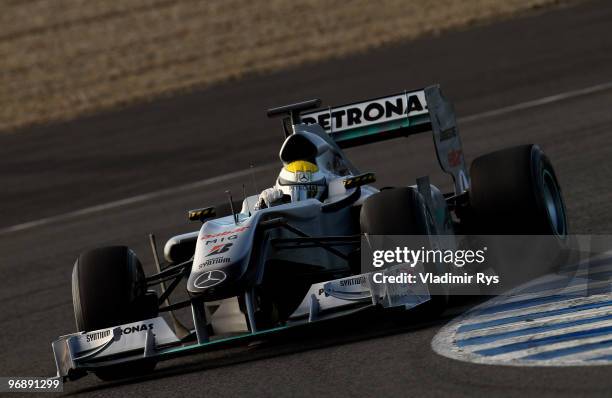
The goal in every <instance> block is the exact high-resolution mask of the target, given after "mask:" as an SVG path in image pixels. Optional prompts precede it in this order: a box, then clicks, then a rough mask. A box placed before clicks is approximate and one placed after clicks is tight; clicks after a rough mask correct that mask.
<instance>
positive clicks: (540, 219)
mask: <svg viewBox="0 0 612 398" xmlns="http://www.w3.org/2000/svg"><path fill="white" fill-rule="evenodd" d="M470 179H471V187H470V193H469V196H470V206H471V209H472V211H473V212H474V214H475V216H476V222H477V223H476V228H478V229H479V231H477V232H478V233H487V234H500V235H502V234H503V235H507V234H516V235H518V234H525V235H556V236H559V237H560V238H563V237H565V236H566V235H567V217H566V213H565V205H564V203H563V196H562V195H561V187H560V186H559V182H558V181H557V176H556V174H555V170H554V168H553V166H552V164H551V162H550V160H549V159H548V157H547V156H546V155H545V154H544V152H543V151H542V150H541V149H540V147H538V146H537V145H533V144H528V145H521V146H516V147H512V148H507V149H503V150H500V151H497V152H492V153H489V154H486V155H483V156H480V157H478V158H476V159H475V160H474V161H473V162H472V165H471V167H470Z"/></svg>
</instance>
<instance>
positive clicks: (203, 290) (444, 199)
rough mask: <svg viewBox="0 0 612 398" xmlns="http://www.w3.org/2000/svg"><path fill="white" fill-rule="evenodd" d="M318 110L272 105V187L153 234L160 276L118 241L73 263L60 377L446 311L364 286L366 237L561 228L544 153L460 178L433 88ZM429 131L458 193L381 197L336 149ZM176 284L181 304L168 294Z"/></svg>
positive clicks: (109, 372) (427, 300)
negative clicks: (280, 139) (162, 239)
mask: <svg viewBox="0 0 612 398" xmlns="http://www.w3.org/2000/svg"><path fill="white" fill-rule="evenodd" d="M319 106H320V101H318V100H313V101H306V102H302V103H298V104H293V105H288V106H283V107H280V108H275V109H271V110H269V111H268V115H269V116H271V117H274V116H282V117H283V128H284V132H285V136H286V139H285V141H284V143H283V145H282V147H281V150H280V160H281V162H282V166H283V168H282V171H281V173H280V175H279V177H278V179H277V181H276V182H275V185H274V186H273V187H272V188H270V189H267V190H266V191H264V192H262V193H261V194H260V195H254V196H250V197H246V198H245V199H244V200H243V201H242V204H241V208H240V204H239V203H238V204H237V205H235V204H234V203H233V202H232V201H231V199H230V201H229V203H230V210H229V212H228V214H226V215H223V214H220V213H222V212H221V211H220V209H219V208H217V209H215V208H214V207H208V208H201V209H197V210H191V211H189V212H188V216H189V219H190V220H192V221H196V222H201V226H200V229H199V231H195V232H192V233H187V234H183V235H179V236H175V237H172V238H171V239H170V240H169V241H168V242H167V243H166V245H165V248H164V257H165V260H166V261H165V262H163V263H162V262H160V261H159V259H158V258H157V250H156V248H155V241H154V238H152V239H151V246H152V248H153V253H154V258H155V260H156V261H155V262H156V264H155V266H156V267H157V270H158V272H157V273H155V274H153V275H148V276H146V275H145V274H144V272H143V269H142V267H141V263H140V261H139V260H138V258H137V257H136V255H135V254H134V252H133V251H132V250H130V249H129V248H127V247H123V246H114V247H103V248H99V249H95V250H91V251H88V252H85V253H82V254H81V255H80V256H79V257H78V259H77V261H76V263H75V265H74V270H73V274H72V295H73V303H74V312H75V318H76V325H77V329H78V330H79V332H77V333H72V334H68V335H65V336H61V337H59V338H58V339H57V340H55V341H54V342H53V344H52V346H53V353H54V356H55V363H56V365H57V374H58V377H62V378H64V379H76V378H79V377H81V376H84V375H85V374H86V373H87V372H93V373H95V374H96V375H98V376H99V377H100V378H102V379H114V378H119V377H123V376H127V375H134V374H142V373H145V372H149V371H152V369H153V367H154V366H155V364H156V363H157V362H159V361H161V360H164V359H167V358H172V357H176V356H179V355H184V354H188V353H190V352H193V351H195V350H206V349H209V348H211V347H219V346H221V345H228V344H238V343H239V342H240V341H244V340H248V339H252V338H253V337H254V336H257V338H261V336H262V335H264V334H273V333H278V332H280V331H281V330H283V329H287V328H293V327H299V326H300V325H304V324H308V323H313V322H319V321H322V320H325V319H329V318H336V317H340V316H345V315H348V314H354V313H357V312H359V311H362V310H364V309H372V308H375V309H380V310H381V311H384V310H385V309H389V308H395V309H396V311H397V310H398V309H401V310H403V309H405V310H410V309H412V308H414V307H421V308H422V307H423V306H427V305H430V306H431V308H432V311H433V310H434V308H439V307H440V306H441V305H444V303H445V300H446V297H445V294H444V293H442V294H440V292H437V294H435V295H434V294H433V293H432V292H431V291H430V290H428V289H429V287H428V286H426V285H425V286H421V287H420V288H417V287H415V286H408V285H405V286H402V285H394V286H392V287H391V286H385V285H380V284H374V283H372V282H371V279H370V277H369V274H368V273H364V272H363V269H362V267H361V264H360V263H361V256H360V247H361V240H362V237H364V236H369V235H420V236H433V235H444V236H452V235H453V234H458V233H466V231H468V232H469V231H472V230H474V229H476V230H478V231H479V232H481V233H491V234H495V233H517V234H518V233H522V234H548V235H557V236H565V235H566V234H567V224H566V218H565V210H564V206H563V201H562V199H561V193H560V188H559V185H558V183H557V179H556V177H555V173H554V171H553V168H552V166H551V164H550V162H549V161H548V159H547V157H546V156H545V155H544V154H543V152H542V151H541V150H540V149H539V147H537V146H536V145H523V146H518V147H514V148H509V149H505V150H501V151H498V152H494V153H490V154H487V155H484V156H481V157H479V158H477V159H476V160H474V162H473V163H472V165H471V168H470V172H468V169H467V167H466V164H465V162H464V155H463V151H462V147H461V140H460V137H459V133H458V130H457V126H456V122H455V116H454V113H453V109H452V106H451V105H450V103H449V102H448V101H447V100H446V99H445V98H444V97H443V96H442V94H441V92H440V89H439V87H438V86H430V87H427V88H425V89H423V90H416V91H407V92H404V93H400V94H397V95H393V96H388V97H383V98H377V99H373V100H368V101H364V102H360V103H353V104H348V105H343V106H339V107H330V108H325V109H318V110H317V108H318V107H319ZM428 131H431V132H433V141H434V147H435V150H436V155H437V159H438V162H439V164H440V166H441V168H442V170H443V171H444V172H446V173H448V174H450V175H451V176H452V178H453V181H454V192H449V193H443V192H441V191H440V190H439V189H438V188H436V187H435V186H433V185H431V184H430V183H429V180H428V178H427V177H422V178H419V179H417V181H416V184H415V185H412V186H407V185H405V186H398V187H394V188H386V189H383V190H378V189H376V188H374V187H373V186H372V185H370V184H371V183H372V182H374V174H372V173H363V172H361V171H359V170H357V168H355V166H353V165H352V164H351V162H350V161H349V160H348V159H347V158H346V156H345V154H344V153H343V150H342V149H343V148H347V147H352V146H357V145H365V144H369V143H372V142H376V141H382V140H387V139H391V138H399V137H406V136H409V135H413V134H416V133H422V132H428ZM449 244H450V245H452V242H451V243H449ZM184 281H186V291H187V297H188V299H185V300H182V301H176V300H173V302H170V300H169V298H170V295H171V293H173V292H174V291H175V289H176V287H177V286H179V285H182V284H183V283H184ZM155 286H157V287H158V288H157V292H155V291H152V290H150V289H151V288H153V287H155ZM433 304H435V306H434V305H433ZM184 307H191V312H192V317H193V326H192V327H185V326H183V324H181V322H179V320H178V319H177V318H176V317H175V314H174V311H176V310H177V309H179V308H184ZM164 312H165V313H166V314H167V318H164V317H162V316H160V313H164ZM166 319H168V320H169V321H170V322H167V320H166ZM170 324H172V327H171V326H170Z"/></svg>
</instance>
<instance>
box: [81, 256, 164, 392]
mask: <svg viewBox="0 0 612 398" xmlns="http://www.w3.org/2000/svg"><path fill="white" fill-rule="evenodd" d="M72 300H73V306H74V315H75V321H76V326H77V329H78V330H79V331H91V330H98V329H104V328H109V327H113V326H118V325H121V324H125V323H131V322H137V321H141V320H144V319H150V318H154V317H156V316H157V313H158V306H157V295H156V294H155V293H154V292H147V290H146V282H145V277H144V272H143V270H142V265H141V263H140V261H139V260H138V257H136V254H135V253H134V252H133V251H132V250H130V249H129V248H127V247H125V246H110V247H102V248H99V249H94V250H90V251H86V252H84V253H82V254H81V255H79V257H78V258H77V261H76V263H75V264H74V268H73V272H72ZM127 365H129V366H127ZM127 365H125V364H123V365H114V366H110V367H107V368H102V369H100V370H97V371H95V373H96V375H97V376H98V377H100V378H101V379H103V380H114V379H118V378H123V377H130V376H135V375H142V374H145V373H148V372H151V371H152V370H153V368H154V367H155V362H153V361H150V360H146V361H143V362H138V363H131V364H127Z"/></svg>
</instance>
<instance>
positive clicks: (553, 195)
mask: <svg viewBox="0 0 612 398" xmlns="http://www.w3.org/2000/svg"><path fill="white" fill-rule="evenodd" d="M543 180H544V181H543V183H544V205H545V207H546V213H547V214H548V220H549V221H550V223H551V225H552V228H553V231H554V232H555V234H557V235H558V236H561V237H563V236H565V234H566V233H567V230H566V225H565V220H566V219H565V208H564V206H563V202H562V200H561V192H560V191H559V187H558V186H557V182H556V180H555V178H554V177H553V175H552V174H551V173H550V172H549V171H548V170H544V173H543Z"/></svg>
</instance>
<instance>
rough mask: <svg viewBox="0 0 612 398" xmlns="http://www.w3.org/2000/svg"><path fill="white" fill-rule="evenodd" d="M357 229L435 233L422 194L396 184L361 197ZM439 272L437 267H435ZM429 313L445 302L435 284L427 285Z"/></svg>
mask: <svg viewBox="0 0 612 398" xmlns="http://www.w3.org/2000/svg"><path fill="white" fill-rule="evenodd" d="M360 225H361V232H362V233H363V234H368V235H419V236H428V235H436V234H437V231H436V228H435V224H434V223H433V218H432V216H431V214H430V212H429V210H428V208H427V206H426V204H425V200H424V199H423V196H422V195H421V194H420V193H419V192H418V191H417V190H416V189H414V188H410V187H398V188H390V189H385V190H382V191H380V192H378V193H376V194H374V195H372V196H370V197H369V198H367V199H366V200H365V202H364V203H363V206H362V208H361V214H360ZM437 272H439V270H437ZM428 288H429V290H430V293H431V300H430V301H429V302H427V303H426V304H425V305H424V306H423V307H422V308H425V307H427V312H428V314H429V315H430V316H436V315H438V314H439V313H441V312H442V311H443V310H444V308H445V307H446V305H447V303H448V292H445V291H443V290H441V289H440V286H439V285H429V286H428Z"/></svg>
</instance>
